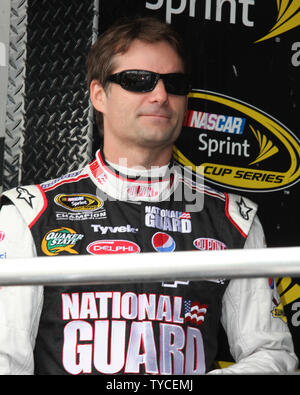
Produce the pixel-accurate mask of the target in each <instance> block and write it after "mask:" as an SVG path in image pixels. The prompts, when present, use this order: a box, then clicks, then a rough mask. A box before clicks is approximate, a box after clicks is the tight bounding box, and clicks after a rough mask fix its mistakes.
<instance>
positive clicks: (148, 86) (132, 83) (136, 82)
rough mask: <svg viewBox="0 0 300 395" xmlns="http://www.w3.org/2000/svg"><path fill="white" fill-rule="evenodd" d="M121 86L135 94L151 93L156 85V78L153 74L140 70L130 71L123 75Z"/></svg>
mask: <svg viewBox="0 0 300 395" xmlns="http://www.w3.org/2000/svg"><path fill="white" fill-rule="evenodd" d="M120 83H121V86H122V87H123V88H124V89H126V90H128V91H133V92H149V91H151V90H152V89H153V88H154V86H155V83H156V76H155V74H153V73H150V72H147V71H139V70H132V71H131V70H128V71H125V72H123V73H122V75H121V80H120Z"/></svg>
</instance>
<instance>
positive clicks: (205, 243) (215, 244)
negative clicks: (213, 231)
mask: <svg viewBox="0 0 300 395" xmlns="http://www.w3.org/2000/svg"><path fill="white" fill-rule="evenodd" d="M193 244H194V246H195V247H196V248H197V249H198V250H201V251H207V250H208V251H211V250H226V249H227V246H226V244H224V243H222V242H221V241H219V240H215V239H210V238H205V237H201V238H199V239H195V240H194V242H193Z"/></svg>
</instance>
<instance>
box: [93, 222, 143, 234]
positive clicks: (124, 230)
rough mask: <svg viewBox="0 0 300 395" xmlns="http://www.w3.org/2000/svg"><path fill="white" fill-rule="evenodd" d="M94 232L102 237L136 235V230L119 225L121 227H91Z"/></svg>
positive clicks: (129, 226)
mask: <svg viewBox="0 0 300 395" xmlns="http://www.w3.org/2000/svg"><path fill="white" fill-rule="evenodd" d="M91 227H92V228H93V230H94V232H101V234H102V235H106V234H107V233H136V232H138V228H133V227H132V226H131V225H129V224H127V225H121V226H101V225H98V224H97V225H94V224H93V225H91Z"/></svg>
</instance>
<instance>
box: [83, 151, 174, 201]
mask: <svg viewBox="0 0 300 395" xmlns="http://www.w3.org/2000/svg"><path fill="white" fill-rule="evenodd" d="M176 167H177V166H175V165H174V162H173V160H172V161H171V162H170V163H169V165H168V166H164V167H162V168H158V167H155V168H153V169H150V170H141V171H138V170H136V171H135V170H133V171H130V169H127V170H126V167H125V166H123V165H122V163H120V165H119V166H118V165H117V166H115V165H112V164H109V163H108V162H107V161H106V160H105V158H104V155H103V152H102V150H98V151H97V152H96V157H95V160H94V161H93V162H91V163H90V164H89V166H88V168H89V170H88V171H89V175H90V177H91V179H92V181H93V182H94V183H95V184H96V185H97V187H98V188H99V189H100V190H101V191H103V192H104V193H106V194H107V195H109V196H111V197H112V198H114V199H117V200H122V201H132V202H134V201H136V202H137V201H147V202H158V201H163V200H167V199H168V198H169V197H170V195H171V194H172V193H173V191H174V189H175V188H176V186H177V184H178V181H179V173H178V171H176ZM125 172H126V173H125ZM129 174H130V175H129Z"/></svg>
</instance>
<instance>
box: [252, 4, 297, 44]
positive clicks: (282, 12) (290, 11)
mask: <svg viewBox="0 0 300 395" xmlns="http://www.w3.org/2000/svg"><path fill="white" fill-rule="evenodd" d="M274 1H276V3H277V12H278V15H277V19H276V21H275V24H274V26H273V27H272V29H270V31H269V32H268V34H266V35H265V36H264V37H262V38H260V39H259V40H257V41H255V42H256V43H258V42H261V41H264V40H268V39H269V38H272V37H275V36H279V35H280V34H283V33H285V32H287V31H289V30H292V29H294V28H295V27H297V26H300V5H299V0H274Z"/></svg>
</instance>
